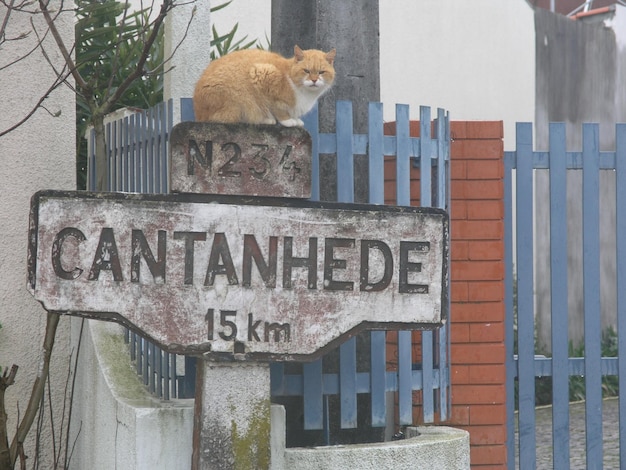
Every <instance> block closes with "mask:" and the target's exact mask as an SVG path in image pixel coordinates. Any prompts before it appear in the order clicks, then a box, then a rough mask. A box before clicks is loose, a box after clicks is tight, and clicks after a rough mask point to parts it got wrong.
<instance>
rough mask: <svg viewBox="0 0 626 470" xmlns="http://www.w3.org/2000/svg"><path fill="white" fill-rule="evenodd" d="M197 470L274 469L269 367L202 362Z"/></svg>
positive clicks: (198, 385) (198, 387) (197, 407)
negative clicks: (272, 466) (272, 460)
mask: <svg viewBox="0 0 626 470" xmlns="http://www.w3.org/2000/svg"><path fill="white" fill-rule="evenodd" d="M193 439H194V443H193V444H194V445H193V457H192V470H238V469H243V468H255V469H259V470H268V469H269V468H270V371H269V364H268V363H259V362H215V361H209V360H204V359H198V369H197V380H196V402H195V413H194V436H193Z"/></svg>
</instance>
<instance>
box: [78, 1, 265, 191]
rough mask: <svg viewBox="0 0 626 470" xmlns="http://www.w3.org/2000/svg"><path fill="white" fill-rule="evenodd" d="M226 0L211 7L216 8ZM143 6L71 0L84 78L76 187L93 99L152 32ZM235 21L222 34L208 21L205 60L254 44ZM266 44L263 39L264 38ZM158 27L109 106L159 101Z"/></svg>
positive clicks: (111, 87)
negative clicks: (137, 71)
mask: <svg viewBox="0 0 626 470" xmlns="http://www.w3.org/2000/svg"><path fill="white" fill-rule="evenodd" d="M231 3H232V0H229V1H227V2H223V3H220V4H218V5H215V6H212V7H211V12H216V11H218V10H221V9H222V8H225V7H227V6H228V5H230V4H231ZM148 14H149V9H145V10H141V11H134V12H133V11H130V10H129V7H128V4H127V2H126V1H117V0H100V1H97V2H94V1H93V0H76V27H75V30H76V64H77V68H78V71H79V72H80V74H81V76H82V77H84V79H85V81H86V82H87V89H86V90H80V91H79V92H78V93H77V97H76V145H77V149H76V155H77V157H76V162H77V165H76V181H77V185H78V188H79V189H84V188H85V186H86V176H87V141H86V139H85V132H86V131H87V128H88V127H89V126H90V125H91V124H92V116H93V114H94V112H95V111H96V109H94V103H95V104H98V105H101V104H103V102H105V101H106V100H107V99H108V98H109V97H110V96H111V95H112V94H113V93H114V92H115V90H116V89H117V88H118V87H119V86H120V85H121V83H122V82H123V81H124V80H125V79H126V77H127V76H128V75H129V73H130V72H131V71H132V70H133V69H134V68H135V67H136V66H137V63H138V61H139V60H140V59H141V57H142V56H143V55H144V54H145V51H144V43H145V39H146V38H147V37H149V36H150V34H151V32H152V28H151V25H150V23H149V18H148ZM238 26H239V25H238V24H235V26H234V27H233V28H232V29H231V30H230V32H228V33H226V34H219V33H218V31H217V29H216V28H215V26H213V39H212V41H211V59H216V58H218V57H221V56H222V55H225V54H228V53H229V52H233V51H235V50H240V49H247V48H250V47H253V46H255V44H256V45H257V47H260V45H259V44H257V42H258V41H257V40H256V39H255V40H248V36H247V35H246V36H244V37H243V38H238V37H237V30H238ZM268 45H269V41H268ZM167 59H168V58H166V57H165V56H164V37H163V30H162V29H161V30H159V31H158V36H157V39H156V41H155V43H154V44H153V47H152V49H151V50H150V51H148V56H147V60H146V63H145V66H144V71H145V73H144V75H143V76H142V77H141V78H140V79H138V80H135V81H134V82H133V83H132V84H131V85H130V87H129V88H128V89H127V90H126V91H125V92H124V94H123V95H122V96H121V97H120V98H119V99H118V100H117V101H116V102H115V103H112V106H111V109H110V111H115V110H116V109H120V108H123V107H130V108H141V109H146V108H150V107H152V106H155V105H157V104H158V103H160V102H161V101H163V75H164V73H165V72H166V70H164V66H163V65H164V63H165V61H166V60H167Z"/></svg>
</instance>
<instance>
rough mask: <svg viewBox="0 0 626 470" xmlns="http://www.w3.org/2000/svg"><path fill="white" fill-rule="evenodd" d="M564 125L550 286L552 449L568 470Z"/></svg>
mask: <svg viewBox="0 0 626 470" xmlns="http://www.w3.org/2000/svg"><path fill="white" fill-rule="evenodd" d="M566 173H567V161H566V148H565V124H564V123H552V124H550V283H551V287H552V295H551V304H550V306H551V309H552V318H551V320H552V396H553V397H554V398H553V402H554V404H553V408H552V446H553V448H554V456H553V463H554V468H556V469H560V468H569V372H568V356H569V350H568V318H567V192H566V191H567V181H566Z"/></svg>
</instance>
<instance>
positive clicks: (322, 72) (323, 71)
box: [317, 70, 326, 75]
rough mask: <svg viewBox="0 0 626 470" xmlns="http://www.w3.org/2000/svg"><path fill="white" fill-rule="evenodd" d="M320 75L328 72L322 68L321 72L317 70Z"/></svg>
mask: <svg viewBox="0 0 626 470" xmlns="http://www.w3.org/2000/svg"><path fill="white" fill-rule="evenodd" d="M317 73H318V75H324V74H325V73H326V70H320V71H319V72H317Z"/></svg>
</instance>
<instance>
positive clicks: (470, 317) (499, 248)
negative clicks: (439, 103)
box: [449, 122, 512, 470]
mask: <svg viewBox="0 0 626 470" xmlns="http://www.w3.org/2000/svg"><path fill="white" fill-rule="evenodd" d="M451 136H452V139H453V142H452V149H451V160H452V162H451V176H452V188H451V197H452V207H451V213H450V217H451V229H450V232H451V236H452V245H451V250H450V251H451V257H452V262H451V301H452V304H451V314H450V316H451V319H452V323H451V341H452V358H451V359H452V367H451V380H452V418H451V420H450V421H449V423H450V424H451V425H452V426H456V427H460V428H464V429H467V430H468V431H469V432H470V444H471V463H472V468H473V469H474V468H475V469H481V470H482V469H495V468H499V469H504V468H506V461H507V455H506V406H505V396H506V388H505V377H506V374H505V349H504V335H505V328H504V320H505V308H504V273H505V270H504V181H503V177H504V150H503V141H502V137H503V130H502V122H452V123H451ZM511 458H512V457H511Z"/></svg>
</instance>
